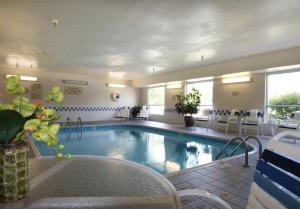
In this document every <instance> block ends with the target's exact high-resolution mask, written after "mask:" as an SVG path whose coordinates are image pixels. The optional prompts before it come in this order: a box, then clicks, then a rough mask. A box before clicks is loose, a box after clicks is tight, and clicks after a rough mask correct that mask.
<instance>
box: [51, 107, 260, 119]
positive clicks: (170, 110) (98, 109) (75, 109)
mask: <svg viewBox="0 0 300 209" xmlns="http://www.w3.org/2000/svg"><path fill="white" fill-rule="evenodd" d="M50 108H54V109H55V110H56V111H59V112H63V111H65V112H118V111H121V110H122V109H124V108H128V110H129V109H130V108H131V107H130V106H127V107H124V106H123V107H112V106H64V107H50ZM146 109H149V107H146ZM164 111H165V113H176V110H175V107H165V110H164ZM230 111H231V110H225V109H214V110H212V111H210V114H214V115H229V114H230ZM249 114H250V113H249V112H248V111H247V110H240V111H239V112H237V113H236V115H238V116H248V115H249ZM257 115H258V117H263V116H264V112H263V111H259V112H258V113H257Z"/></svg>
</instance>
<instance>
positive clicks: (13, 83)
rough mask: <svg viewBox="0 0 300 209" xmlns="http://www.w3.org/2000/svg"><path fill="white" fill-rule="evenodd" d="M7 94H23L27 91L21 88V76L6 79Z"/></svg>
mask: <svg viewBox="0 0 300 209" xmlns="http://www.w3.org/2000/svg"><path fill="white" fill-rule="evenodd" d="M6 92H7V93H8V94H23V93H25V92H26V89H25V88H24V87H23V86H21V77H20V76H10V77H8V78H7V79H6Z"/></svg>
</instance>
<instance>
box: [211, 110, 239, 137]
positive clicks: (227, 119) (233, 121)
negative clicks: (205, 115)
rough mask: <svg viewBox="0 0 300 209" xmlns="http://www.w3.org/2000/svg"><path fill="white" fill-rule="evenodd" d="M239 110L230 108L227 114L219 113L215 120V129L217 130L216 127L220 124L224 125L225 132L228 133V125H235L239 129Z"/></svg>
mask: <svg viewBox="0 0 300 209" xmlns="http://www.w3.org/2000/svg"><path fill="white" fill-rule="evenodd" d="M239 112H240V111H239V110H238V109H232V110H231V111H230V114H229V115H220V116H219V117H217V122H216V130H218V127H219V126H220V125H221V124H224V125H226V127H225V133H226V134H227V133H228V128H229V126H232V125H234V126H236V127H237V128H238V130H239V125H240V124H239V117H238V116H239Z"/></svg>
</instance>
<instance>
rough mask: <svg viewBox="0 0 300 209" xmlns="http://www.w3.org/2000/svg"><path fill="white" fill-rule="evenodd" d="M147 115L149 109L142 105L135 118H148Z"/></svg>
mask: <svg viewBox="0 0 300 209" xmlns="http://www.w3.org/2000/svg"><path fill="white" fill-rule="evenodd" d="M148 117H149V111H148V109H147V106H143V107H142V109H141V112H140V114H139V115H138V117H137V118H140V119H143V120H148Z"/></svg>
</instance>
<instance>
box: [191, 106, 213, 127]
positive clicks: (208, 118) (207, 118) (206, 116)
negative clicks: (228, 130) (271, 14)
mask: <svg viewBox="0 0 300 209" xmlns="http://www.w3.org/2000/svg"><path fill="white" fill-rule="evenodd" d="M203 123H204V124H206V125H205V127H206V129H208V127H209V123H211V126H213V113H212V109H204V110H203V111H202V116H200V117H197V118H196V119H195V125H196V126H200V127H203V125H202V124H203Z"/></svg>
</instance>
